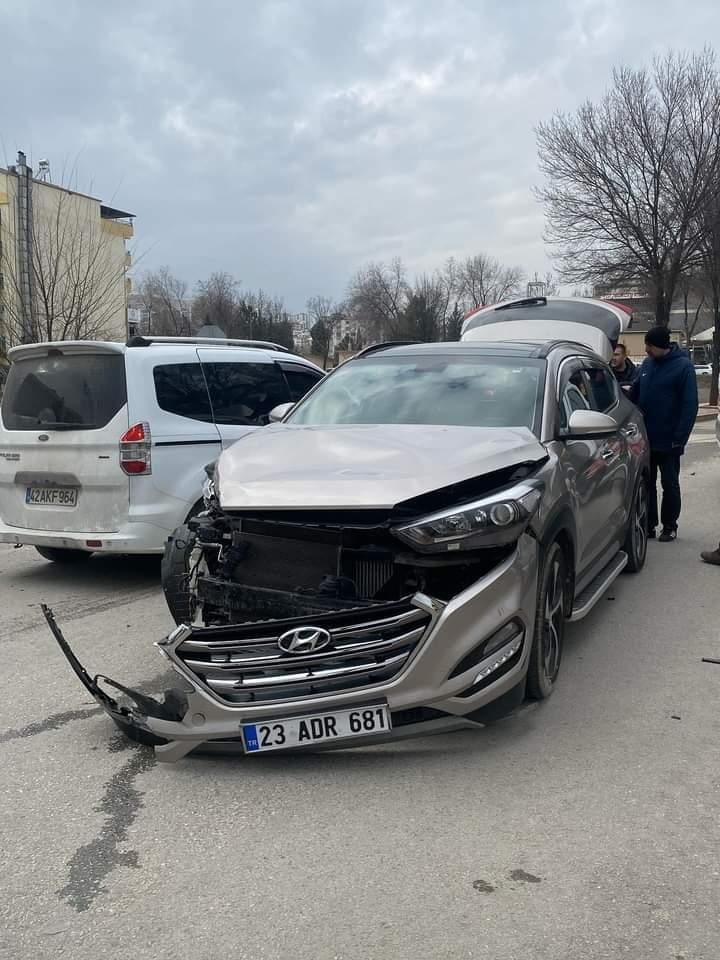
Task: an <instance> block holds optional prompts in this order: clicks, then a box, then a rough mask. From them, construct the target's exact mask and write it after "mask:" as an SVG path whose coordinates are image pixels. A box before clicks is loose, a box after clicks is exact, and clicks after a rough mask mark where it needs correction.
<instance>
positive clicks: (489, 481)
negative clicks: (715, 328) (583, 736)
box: [47, 340, 648, 760]
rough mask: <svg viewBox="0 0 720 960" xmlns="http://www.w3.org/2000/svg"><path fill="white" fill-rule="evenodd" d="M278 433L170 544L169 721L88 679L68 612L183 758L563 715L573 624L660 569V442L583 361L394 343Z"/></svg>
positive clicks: (236, 451) (600, 372)
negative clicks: (625, 576) (626, 576)
mask: <svg viewBox="0 0 720 960" xmlns="http://www.w3.org/2000/svg"><path fill="white" fill-rule="evenodd" d="M280 417H282V420H281V422H274V423H272V424H271V425H270V426H268V427H266V428H264V429H263V430H261V431H255V432H254V433H249V434H248V435H247V436H245V437H243V438H241V439H240V440H239V441H238V442H237V443H235V444H234V445H233V446H232V447H230V448H229V449H227V450H225V451H224V452H223V453H222V454H221V456H220V458H219V460H218V461H217V463H216V465H215V467H214V469H212V470H209V471H208V472H209V477H208V481H207V483H206V489H205V506H206V509H205V512H204V513H202V514H200V515H199V516H197V517H195V518H194V519H192V520H191V521H190V522H189V524H188V526H187V527H182V528H180V529H179V530H178V531H176V533H175V535H174V536H173V537H172V538H171V541H170V542H169V544H168V548H167V551H166V554H165V559H164V564H163V586H164V589H165V593H166V597H167V600H168V603H169V606H170V609H171V611H172V613H173V614H174V616H175V619H176V621H177V622H178V623H179V626H178V627H177V629H176V630H175V631H174V632H173V633H171V634H170V636H169V637H167V638H166V639H164V640H161V641H160V642H159V643H158V647H159V650H160V652H161V653H162V654H163V655H164V656H165V657H166V658H167V660H168V661H169V662H170V664H171V665H172V667H173V668H174V670H175V671H176V673H177V674H178V675H179V677H180V678H181V682H180V683H179V685H178V688H177V689H174V690H171V691H169V692H168V693H167V694H166V695H165V698H164V701H163V702H160V701H158V700H155V699H153V698H150V697H148V696H146V695H144V694H141V693H138V692H136V691H133V690H128V689H126V688H124V687H123V686H122V685H120V684H116V683H115V682H114V681H108V680H107V679H105V678H103V679H102V680H101V679H100V678H95V679H92V678H91V677H89V675H88V674H87V673H85V671H84V670H83V668H82V666H81V665H80V664H79V663H78V661H77V660H76V659H75V658H74V656H73V654H72V652H71V651H70V648H69V647H68V646H67V643H66V642H65V640H64V638H63V637H62V634H61V633H60V630H59V628H58V627H57V625H56V624H55V622H54V620H53V618H52V614H51V612H50V611H48V612H47V616H48V618H49V621H50V624H51V627H52V628H53V630H54V632H55V635H56V637H57V638H58V640H59V642H60V643H61V645H62V646H63V649H64V650H65V652H66V654H67V656H68V658H69V659H70V660H71V663H72V665H73V667H74V668H75V670H76V672H77V673H78V675H79V676H80V678H81V679H82V681H83V683H85V685H86V686H87V687H88V689H89V690H90V691H91V692H92V693H93V695H94V696H95V697H96V698H98V699H99V700H100V702H101V703H102V704H103V706H104V707H105V708H106V710H107V711H108V713H110V715H111V716H112V717H113V719H114V720H115V721H116V722H117V723H118V725H119V726H121V727H122V728H123V729H124V730H125V731H126V732H127V733H128V734H129V735H130V736H132V737H134V738H135V739H139V740H141V741H143V742H147V743H152V744H154V745H155V747H156V751H157V753H158V756H159V757H160V758H161V759H167V760H172V759H176V758H178V757H181V756H183V755H184V754H186V753H188V752H189V751H190V750H192V749H193V748H194V747H197V746H198V745H199V744H201V743H204V742H208V741H213V742H221V743H222V744H223V745H225V746H227V743H228V741H233V742H236V743H237V744H238V745H239V746H240V747H241V748H242V749H243V750H244V752H246V753H265V752H267V751H275V750H284V749H300V748H304V747H310V748H315V749H317V748H326V747H328V746H332V747H347V746H352V745H356V744H370V743H376V742H379V741H382V740H383V739H387V738H389V737H393V738H397V737H402V736H408V735H414V734H424V733H431V732H438V731H444V730H448V729H452V728H457V727H462V726H475V725H478V724H483V723H485V722H487V721H488V720H492V719H494V718H496V717H498V716H500V715H502V714H504V713H507V712H508V711H509V710H511V709H512V708H513V707H514V706H516V705H518V704H519V703H520V702H521V701H522V700H523V698H524V697H526V696H528V697H530V698H534V699H543V698H545V697H547V696H548V695H549V694H550V693H551V692H552V690H553V687H554V685H555V683H556V680H557V677H558V671H559V669H560V663H561V658H562V652H563V635H564V629H565V623H566V621H568V620H578V619H580V618H582V617H583V616H585V615H586V614H587V613H588V612H589V611H590V609H591V608H592V607H593V605H594V604H595V603H596V602H597V600H598V599H599V598H600V597H601V596H602V594H603V592H604V591H605V590H606V589H607V587H608V586H609V584H610V583H611V582H612V581H613V580H614V579H615V577H617V575H618V574H619V573H620V572H621V571H622V570H623V569H626V570H630V571H637V570H639V569H640V568H641V567H642V566H643V563H644V561H645V554H646V548H647V493H646V478H647V473H648V450H647V441H646V434H645V428H644V425H643V422H642V418H641V415H640V414H639V412H638V411H637V409H636V408H635V407H634V406H633V405H632V404H631V403H630V402H629V401H628V400H627V399H626V398H625V397H624V395H623V394H622V392H621V391H620V390H619V389H618V387H617V384H616V381H615V378H614V376H613V374H612V372H611V371H610V369H609V367H608V366H607V364H606V363H605V362H604V361H603V359H602V358H601V357H600V356H599V355H598V353H596V352H594V351H593V350H591V349H589V348H588V347H585V346H583V345H581V344H579V343H573V342H564V341H550V342H542V341H533V342H510V343H508V342H504V343H501V342H492V341H488V340H486V341H484V342H468V341H464V342H460V343H443V344H438V343H435V344H404V345H393V344H389V345H378V346H375V347H372V348H369V349H367V350H366V351H364V352H363V353H361V354H360V355H358V356H357V357H356V358H354V359H352V360H351V361H349V362H347V363H345V364H344V365H342V366H341V367H339V368H338V369H336V370H335V371H334V372H333V373H332V374H331V375H330V376H328V377H327V378H326V379H325V380H323V381H321V382H320V383H319V384H318V385H317V386H316V387H315V388H314V389H313V390H312V391H311V392H310V393H309V394H308V395H307V396H306V397H305V398H304V399H302V400H301V401H299V402H298V403H297V404H296V405H295V406H294V407H293V408H292V409H290V410H289V411H288V410H286V409H279V410H277V411H275V412H274V419H275V420H276V421H277V420H278V418H280ZM108 684H109V685H110V686H112V687H115V688H117V689H118V690H119V691H121V692H122V693H123V695H124V696H123V697H119V698H118V699H115V697H113V696H111V695H110V693H109V692H108ZM126 701H127V705H123V703H125V702H126Z"/></svg>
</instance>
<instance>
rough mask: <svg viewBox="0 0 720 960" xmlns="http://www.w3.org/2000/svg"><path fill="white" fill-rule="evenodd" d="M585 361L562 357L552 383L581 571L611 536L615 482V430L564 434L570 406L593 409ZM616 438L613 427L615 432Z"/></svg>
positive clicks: (572, 409) (563, 465)
mask: <svg viewBox="0 0 720 960" xmlns="http://www.w3.org/2000/svg"><path fill="white" fill-rule="evenodd" d="M589 369H590V361H586V360H584V359H581V358H571V359H570V360H566V361H565V362H564V363H563V365H562V367H561V369H560V379H559V384H558V407H559V410H558V413H559V437H560V440H561V448H560V452H559V460H560V468H561V470H562V472H563V474H564V479H565V486H566V489H567V491H568V493H569V495H570V497H571V500H572V502H573V512H574V514H575V518H576V535H577V549H578V568H579V570H580V571H583V570H586V569H587V568H588V567H590V566H591V565H592V564H593V562H594V561H596V560H597V559H598V558H599V557H600V556H602V554H603V552H604V551H605V550H606V549H607V548H608V546H609V545H610V544H611V542H612V539H613V537H614V536H615V528H614V524H615V521H614V520H613V522H612V523H610V522H609V519H610V518H611V517H612V515H613V514H614V513H615V512H616V507H617V505H616V502H615V498H616V489H617V488H616V486H615V483H614V481H611V480H610V479H609V478H610V477H611V476H612V475H613V473H614V469H613V464H614V463H616V462H617V460H618V458H619V453H618V450H617V449H616V446H615V443H614V441H615V439H616V437H615V435H613V436H611V437H602V438H599V439H593V438H582V439H581V438H575V437H571V436H569V435H568V434H567V429H568V424H569V421H570V416H571V414H572V413H573V411H575V410H594V409H596V408H597V404H598V397H599V395H600V394H599V391H598V393H597V395H596V393H595V391H594V390H593V384H592V379H591V376H590V374H589ZM618 437H619V431H618Z"/></svg>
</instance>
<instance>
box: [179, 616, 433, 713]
mask: <svg viewBox="0 0 720 960" xmlns="http://www.w3.org/2000/svg"><path fill="white" fill-rule="evenodd" d="M430 621H431V616H430V614H429V613H427V612H426V611H425V610H421V609H419V608H418V607H417V606H415V605H414V604H413V603H412V602H410V601H403V602H400V603H390V604H383V605H381V606H380V605H378V606H373V607H370V608H368V607H365V608H363V609H360V610H352V611H345V612H342V613H330V614H322V615H319V616H315V617H313V618H309V617H304V618H303V619H302V620H298V619H293V620H273V621H265V622H262V623H251V624H243V625H237V626H236V625H232V626H223V627H194V628H193V629H192V632H191V634H190V636H189V637H188V638H187V639H185V640H183V641H182V642H181V643H180V644H179V645H178V646H177V647H176V648H175V656H176V657H177V658H178V660H179V663H180V664H181V665H182V666H183V667H184V668H185V670H187V671H189V672H191V673H192V674H194V675H195V677H196V678H197V679H198V680H199V681H200V682H201V683H202V684H203V685H204V686H205V687H207V688H208V689H209V690H210V691H211V692H212V693H213V694H215V696H216V697H218V698H220V699H221V700H223V701H225V702H227V703H231V704H254V703H271V702H274V701H275V702H277V701H282V700H297V699H299V698H307V697H313V696H321V695H323V694H328V693H336V692H341V691H343V690H351V689H352V690H354V689H357V688H358V687H365V686H369V685H371V684H377V683H381V682H383V681H387V680H390V679H392V678H393V677H394V676H396V675H397V674H398V673H399V672H400V670H401V669H402V668H403V666H404V664H405V663H406V662H407V660H408V659H409V657H410V656H411V655H412V653H413V652H414V650H415V649H416V648H417V646H418V644H419V643H420V641H421V640H422V638H423V636H424V634H425V632H426V631H427V629H428V626H429V624H430ZM310 625H311V626H314V627H323V628H324V629H325V630H327V631H328V632H329V633H330V637H331V642H330V645H329V646H328V647H327V648H326V649H324V650H321V651H319V652H317V653H306V654H299V655H298V654H292V653H285V652H284V651H282V650H281V649H280V647H279V646H278V638H279V637H280V636H281V635H282V634H283V633H285V632H286V631H287V630H292V629H293V628H295V627H298V626H310Z"/></svg>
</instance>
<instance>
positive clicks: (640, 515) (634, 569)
mask: <svg viewBox="0 0 720 960" xmlns="http://www.w3.org/2000/svg"><path fill="white" fill-rule="evenodd" d="M647 545H648V493H647V484H646V483H645V480H644V479H643V478H642V477H641V478H640V480H638V485H637V488H636V490H635V496H634V497H633V503H632V508H631V510H630V518H629V520H628V527H627V532H626V534H625V543H624V544H623V550H624V551H625V553H626V554H627V557H628V562H627V564H626V566H625V569H626V570H627V571H628V573H638V572H639V571H640V570H642V568H643V567H644V566H645V558H646V557H647Z"/></svg>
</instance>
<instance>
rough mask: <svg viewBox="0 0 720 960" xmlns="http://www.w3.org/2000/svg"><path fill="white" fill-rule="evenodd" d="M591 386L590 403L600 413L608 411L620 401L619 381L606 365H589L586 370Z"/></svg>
mask: <svg viewBox="0 0 720 960" xmlns="http://www.w3.org/2000/svg"><path fill="white" fill-rule="evenodd" d="M585 373H586V375H587V380H588V385H589V388H590V405H591V408H592V409H593V410H597V411H598V413H607V412H608V411H609V410H611V409H612V408H613V407H614V406H615V404H616V403H617V401H618V393H617V390H618V388H617V381H616V379H615V377H614V376H613V375H612V373H611V372H610V371H609V370H606V369H605V368H604V367H588V368H587V369H586V371H585Z"/></svg>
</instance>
